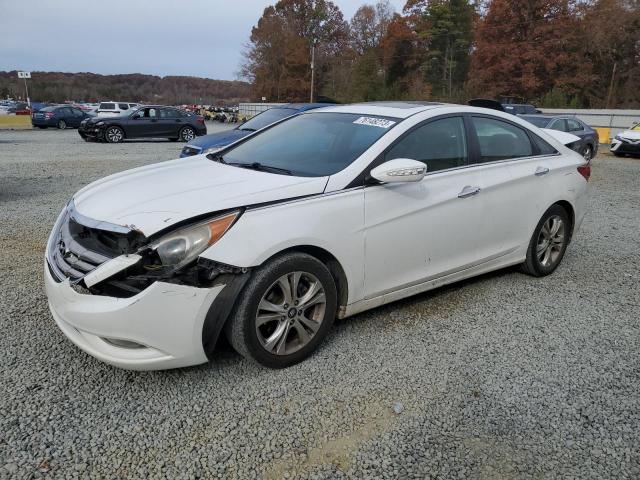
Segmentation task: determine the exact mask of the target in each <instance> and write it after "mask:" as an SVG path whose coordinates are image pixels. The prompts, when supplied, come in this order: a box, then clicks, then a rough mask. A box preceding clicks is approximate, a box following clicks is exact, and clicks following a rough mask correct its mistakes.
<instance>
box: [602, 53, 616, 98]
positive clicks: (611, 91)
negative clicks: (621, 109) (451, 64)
mask: <svg viewBox="0 0 640 480" xmlns="http://www.w3.org/2000/svg"><path fill="white" fill-rule="evenodd" d="M617 66H618V62H614V63H613V70H612V71H611V83H610V84H609V92H608V93H607V103H606V104H605V106H604V108H609V102H610V101H611V96H612V95H613V83H614V80H615V78H616V67H617Z"/></svg>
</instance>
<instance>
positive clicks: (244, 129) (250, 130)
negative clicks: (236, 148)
mask: <svg viewBox="0 0 640 480" xmlns="http://www.w3.org/2000/svg"><path fill="white" fill-rule="evenodd" d="M240 130H243V131H245V132H255V131H256V129H255V128H241V129H240Z"/></svg>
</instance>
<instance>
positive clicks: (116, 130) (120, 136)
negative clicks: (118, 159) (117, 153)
mask: <svg viewBox="0 0 640 480" xmlns="http://www.w3.org/2000/svg"><path fill="white" fill-rule="evenodd" d="M104 139H105V140H106V141H107V142H108V143H120V142H122V141H124V130H122V129H121V128H120V127H118V126H116V125H113V126H111V127H107V129H106V130H105V131H104Z"/></svg>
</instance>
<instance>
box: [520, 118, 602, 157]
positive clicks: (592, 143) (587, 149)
mask: <svg viewBox="0 0 640 480" xmlns="http://www.w3.org/2000/svg"><path fill="white" fill-rule="evenodd" d="M520 118H522V119H524V120H526V121H528V122H529V123H533V124H534V125H535V126H536V127H539V128H550V129H552V130H559V131H561V132H568V133H571V134H572V135H575V136H577V137H580V141H579V142H576V144H575V145H571V148H573V149H574V150H575V151H576V152H578V153H580V154H581V155H582V156H583V157H584V158H585V160H587V161H590V160H591V159H592V158H593V157H594V156H595V155H596V154H597V153H598V145H599V144H600V139H599V137H598V132H596V131H595V130H594V129H593V128H591V127H590V126H589V125H587V124H586V123H584V122H583V121H582V120H579V119H577V118H575V117H573V116H571V115H554V116H551V115H520Z"/></svg>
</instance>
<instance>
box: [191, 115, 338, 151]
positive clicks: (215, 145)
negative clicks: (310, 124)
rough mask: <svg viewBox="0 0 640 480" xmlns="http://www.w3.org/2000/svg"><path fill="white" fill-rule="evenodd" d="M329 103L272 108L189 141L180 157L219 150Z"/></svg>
mask: <svg viewBox="0 0 640 480" xmlns="http://www.w3.org/2000/svg"><path fill="white" fill-rule="evenodd" d="M329 105H330V104H326V103H290V104H288V105H283V106H282V107H273V108H270V109H268V110H265V111H264V112H262V113H259V114H258V115H256V116H255V117H253V118H252V119H250V120H249V121H247V122H245V123H243V124H241V125H239V126H237V127H236V128H234V129H232V130H225V131H223V132H218V133H212V134H210V135H205V136H204V137H200V138H197V139H195V140H193V141H191V142H189V143H187V144H186V145H185V146H184V147H183V148H182V152H181V153H180V158H184V157H190V156H191V155H200V154H202V153H213V152H217V151H218V150H220V149H222V148H224V147H226V146H227V145H229V144H231V143H233V142H235V141H237V140H240V139H241V138H244V137H246V136H247V135H251V134H252V133H253V132H255V131H257V130H260V129H261V128H264V127H266V126H267V125H270V124H272V123H274V122H277V121H280V120H282V119H283V118H287V117H290V116H292V115H296V114H298V113H302V112H306V111H309V110H314V109H316V108H321V107H326V106H329Z"/></svg>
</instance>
